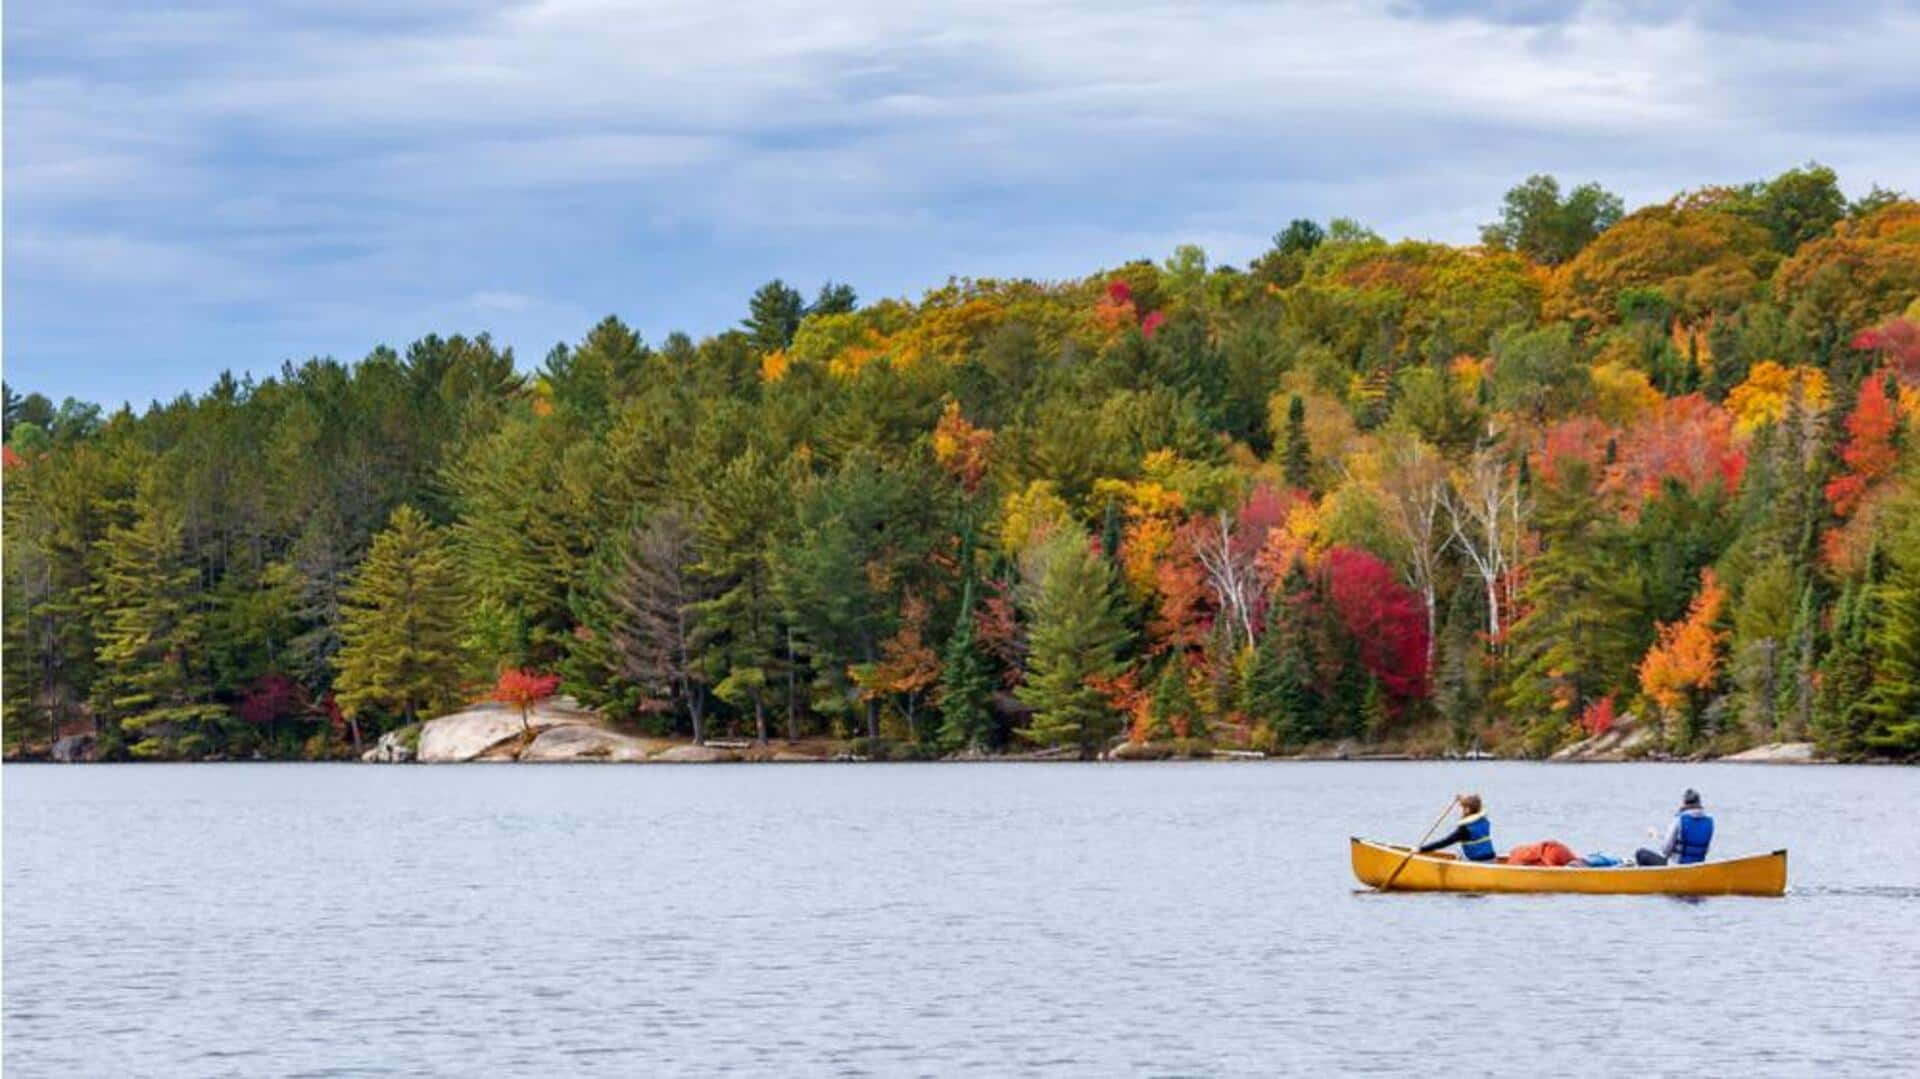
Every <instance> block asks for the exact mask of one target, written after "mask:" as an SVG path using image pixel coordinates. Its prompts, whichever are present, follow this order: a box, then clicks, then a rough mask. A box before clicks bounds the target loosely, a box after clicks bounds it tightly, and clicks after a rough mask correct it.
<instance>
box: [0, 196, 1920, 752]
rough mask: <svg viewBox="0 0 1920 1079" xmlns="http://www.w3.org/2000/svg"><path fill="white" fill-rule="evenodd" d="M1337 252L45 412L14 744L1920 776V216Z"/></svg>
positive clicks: (1890, 199)
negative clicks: (1318, 750) (523, 746)
mask: <svg viewBox="0 0 1920 1079" xmlns="http://www.w3.org/2000/svg"><path fill="white" fill-rule="evenodd" d="M1623 209H1624V208H1623V207H1622V206H1621V203H1620V200H1619V199H1617V198H1615V197H1614V196H1612V195H1610V194H1608V193H1607V192H1605V191H1604V190H1601V189H1600V188H1598V187H1596V186H1594V185H1584V186H1581V187H1578V188H1574V189H1572V190H1571V191H1567V192H1564V193H1563V192H1562V190H1561V188H1560V186H1559V185H1558V184H1557V183H1556V182H1555V181H1554V180H1552V179H1550V178H1547V177H1535V178H1533V179H1531V180H1529V181H1527V182H1526V183H1525V184H1522V185H1521V186H1519V187H1517V188H1515V189H1514V190H1513V191H1512V192H1510V193H1509V194H1508V195H1507V196H1506V199H1505V201H1504V203H1503V205H1502V206H1501V207H1499V209H1498V220H1497V221H1495V222H1494V223H1493V224H1490V225H1489V226H1488V227H1487V228H1486V230H1485V232H1484V235H1483V238H1482V243H1481V244H1480V245H1478V246H1473V247H1454V246H1448V245H1444V244H1437V243H1427V242H1419V241H1402V242H1397V243H1395V242H1388V241H1386V240H1384V239H1382V238H1381V237H1379V236H1377V235H1375V234H1374V233H1373V232H1371V231H1370V230H1368V229H1367V228H1365V227H1363V226H1362V225H1360V224H1358V223H1355V222H1353V221H1349V220H1335V221H1332V222H1329V223H1326V224H1324V225H1322V224H1318V223H1315V222H1311V221H1305V220H1296V221H1294V222H1293V223H1292V224H1290V225H1288V226H1287V227H1286V228H1285V229H1284V230H1283V231H1282V232H1280V233H1279V234H1278V235H1277V236H1276V237H1275V238H1274V243H1273V246H1272V248H1271V249H1270V250H1268V251H1267V252H1266V253H1264V254H1263V255H1261V256H1260V257H1259V258H1257V259H1255V260H1254V261H1253V262H1252V263H1251V264H1249V265H1247V266H1244V267H1234V266H1220V265H1212V264H1210V263H1209V261H1208V258H1207V256H1206V255H1205V253H1204V252H1202V251H1201V250H1199V249H1198V248H1193V247H1183V248H1180V249H1178V250H1176V251H1175V252H1173V254H1172V256H1171V257H1170V258H1167V259H1166V260H1165V261H1163V262H1157V263H1156V262H1152V261H1140V262H1133V263H1128V264H1126V265H1122V266H1119V267H1117V268H1112V269H1107V270H1101V271H1099V272H1096V273H1093V274H1091V275H1090V276H1088V277H1086V278H1084V279H1081V280H1075V281H1063V282H1037V281H1029V280H956V281H952V282H950V283H948V284H947V285H946V286H944V287H941V288H938V289H935V290H933V291H931V292H929V293H927V294H926V295H925V296H924V297H922V298H920V299H919V300H918V301H907V300H881V301H878V302H873V303H865V304H863V303H861V302H860V301H859V299H858V298H857V297H856V295H855V293H854V291H853V290H852V289H851V288H848V287H846V286H843V285H835V284H828V285H826V286H823V287H821V288H820V289H819V290H818V292H817V294H815V295H813V296H812V297H811V298H809V297H808V296H807V295H806V294H803V293H802V292H800V291H798V290H796V289H794V288H792V287H789V286H788V285H786V284H783V283H781V282H779V281H774V282H771V283H769V284H768V285H766V286H765V287H763V288H761V289H760V290H759V291H758V292H757V293H755V294H754V295H753V296H752V298H751V301H750V303H749V305H748V308H747V311H746V317H745V318H744V320H743V321H742V322H741V324H740V326H739V327H738V328H737V329H732V330H728V331H726V332H724V333H720V334H718V335H716V336H712V337H709V338H707V339H705V340H701V341H697V342H696V341H694V340H692V339H690V338H689V337H687V336H686V335H683V334H673V335H670V336H668V337H667V338H666V339H665V340H663V341H659V342H657V343H649V342H646V341H643V340H641V339H640V338H639V337H638V336H637V335H636V334H635V333H634V332H633V331H631V330H630V329H629V328H628V327H627V326H626V325H625V324H623V323H622V322H621V321H619V320H618V319H616V318H608V319H606V320H605V321H603V322H601V323H600V324H599V325H597V326H594V327H592V328H591V329H590V330H588V331H587V333H586V335H585V336H584V338H582V339H581V340H580V341H579V343H578V344H575V345H566V346H558V347H555V348H554V349H553V350H552V351H551V352H550V353H548V354H547V356H546V357H545V358H544V360H542V361H541V362H540V363H539V364H538V365H537V367H536V368H535V369H534V370H533V371H532V373H530V374H527V373H522V372H521V371H519V370H518V369H517V366H516V363H515V358H514V357H513V355H512V354H511V353H510V352H509V351H507V350H504V349H502V348H499V347H497V346H496V345H495V344H494V343H493V342H492V341H491V340H490V339H489V338H488V337H487V336H486V335H484V334H482V335H480V336H477V337H466V336H453V337H447V338H442V337H438V336H430V337H426V338H424V339H422V340H419V341H416V342H414V343H413V344H412V345H410V346H408V347H407V348H406V349H404V351H399V352H396V351H393V350H391V349H388V348H384V347H382V348H377V349H375V350H374V351H373V352H372V353H370V354H369V355H368V356H367V357H366V358H365V359H363V360H361V361H359V362H357V363H343V362H339V361H336V360H332V359H314V360H309V361H307V362H304V363H288V364H286V365H285V366H284V367H282V368H281V369H280V371H279V372H278V373H277V374H276V375H274V376H273V377H269V378H264V379H260V380H257V381H256V380H254V379H252V378H246V379H236V378H233V377H231V376H224V375H223V376H222V377H220V378H219V379H218V380H217V381H216V382H215V383H214V385H213V386H212V387H211V389H209V390H208V391H207V392H205V393H204V394H201V395H199V396H189V395H183V396H181V397H179V398H178V399H176V400H173V401H170V402H166V403H157V402H156V403H155V404H153V405H152V406H151V407H149V408H147V409H145V410H144V411H143V412H135V411H132V410H125V409H123V410H121V411H119V412H115V413H113V414H103V412H102V410H101V409H99V408H97V407H94V406H91V405H87V404H85V403H82V402H77V401H73V400H68V401H66V402H65V403H63V404H61V405H59V406H57V407H56V406H54V405H53V404H52V403H51V402H50V401H48V400H47V399H46V398H44V397H42V396H39V395H37V394H26V395H25V396H21V395H19V394H17V393H16V392H15V388H14V387H8V389H7V392H6V407H5V414H6V430H5V438H6V448H5V472H4V475H5V530H4V542H5V648H4V660H5V737H6V743H7V747H8V751H9V753H13V754H28V755H31V754H37V753H44V752H45V751H46V749H47V747H48V746H49V744H50V743H51V742H52V741H53V740H54V739H56V738H58V737H60V736H63V735H68V734H73V733H78V732H86V733H89V734H92V735H94V736H95V738H96V739H97V751H98V755H99V756H100V757H102V758H106V759H129V758H158V759H200V758H205V757H209V756H227V757H246V756H252V755H254V754H265V755H267V756H272V757H302V756H305V757H313V758H323V757H333V756H344V755H346V754H348V753H350V752H352V751H353V750H354V749H355V748H356V746H358V745H360V744H364V743H366V742H367V741H368V740H369V739H371V738H372V737H374V736H375V735H376V734H377V733H379V732H381V731H385V730H390V729H394V728H397V727H400V726H403V725H406V724H410V723H413V722H417V721H418V720H419V719H421V718H424V717H428V716H431V715H433V714H435V713H436V712H438V711H441V710H445V709H448V708H451V707H454V706H456V705H458V704H460V703H461V702H463V701H468V700H472V699H475V698H476V697H479V696H484V695H485V694H486V693H487V692H488V690H487V687H489V686H490V685H492V684H493V682H494V681H495V679H496V677H497V676H498V675H499V674H500V673H501V672H502V671H506V670H511V671H522V672H530V673H531V674H535V675H556V676H558V677H559V679H560V684H561V687H562V690H563V692H567V693H571V694H573V695H575V696H577V697H578V698H579V699H580V700H581V701H583V702H585V703H587V704H589V705H592V706H594V707H597V708H599V709H601V710H603V711H604V712H605V713H606V715H607V716H609V717H610V718H611V719H612V720H613V721H614V722H616V723H619V724H622V725H625V726H627V727H629V728H630V729H635V730H639V731H645V732H649V733H653V734H663V735H676V736H682V737H690V738H694V739H704V738H707V737H722V736H726V737H733V738H757V739H761V740H766V739H770V738H771V739H791V738H811V737H831V738H841V739H862V740H864V741H863V743H862V744H863V745H864V746H865V747H867V749H868V750H870V751H874V752H881V751H884V752H887V753H890V754H894V755H901V756H933V755H939V754H945V753H951V752H987V753H992V752H1001V751H1006V750H1009V749H1021V748H1030V747H1038V746H1069V747H1079V748H1080V749H1081V750H1083V751H1084V752H1086V753H1089V754H1092V753H1095V752H1098V751H1100V750H1101V749H1103V748H1105V747H1106V746H1107V745H1109V744H1110V743H1111V742H1112V741H1113V740H1115V739H1117V738H1121V737H1127V738H1131V739H1134V740H1137V741H1147V742H1154V743H1163V744H1166V745H1169V746H1176V747H1191V746H1203V745H1214V746H1223V747H1242V748H1254V749H1262V750H1267V751H1271V752H1291V751H1296V750H1299V749H1303V748H1308V747H1316V746H1327V745H1331V744H1336V743H1339V742H1342V741H1348V742H1352V743H1354V744H1357V745H1364V746H1380V747H1396V748H1403V749H1410V750H1417V751H1425V752H1440V751H1444V750H1448V749H1467V748H1470V747H1476V746H1477V747H1481V748H1486V749H1491V750H1495V751H1498V752H1501V753H1506V754H1528V755H1539V754H1545V753H1548V752H1551V751H1552V750H1553V749H1555V748H1556V747H1558V746H1561V745H1564V744H1566V743H1568V742H1569V741H1572V740H1574V739H1578V738H1580V737H1583V736H1585V735H1586V734H1588V733H1591V732H1595V731H1600V730H1604V729H1606V728H1608V727H1609V726H1611V725H1614V724H1618V723H1622V722H1624V721H1625V720H1626V719H1627V717H1629V716H1631V717H1634V718H1635V719H1636V720H1637V721H1638V722H1641V723H1643V724H1652V725H1655V729H1657V731H1658V732H1659V734H1658V736H1659V739H1660V742H1659V744H1660V746H1661V747H1662V748H1664V749H1665V750H1667V751H1670V752H1675V753H1694V752H1709V751H1718V750H1726V749H1730V748H1735V747H1738V746H1743V745H1748V744H1753V743H1758V742H1769V741H1778V740H1792V739H1801V738H1807V739H1812V740H1814V741H1817V742H1818V743H1819V744H1820V745H1821V747H1822V748H1823V749H1824V750H1826V751H1827V752H1830V753H1832V754H1835V755H1838V756H1841V757H1846V758H1855V757H1894V758H1911V757H1913V756H1915V755H1916V754H1920V449H1916V448H1915V442H1916V439H1915V437H1914V434H1915V430H1916V423H1915V419H1914V417H1915V416H1916V415H1920V202H1915V201H1911V200H1909V199H1907V198H1905V197H1904V196H1901V195H1897V194H1893V193H1888V192H1884V191H1881V190H1879V189H1877V188H1876V189H1874V190H1873V191H1872V193H1870V194H1868V195H1866V196H1864V197H1862V198H1860V199H1858V200H1856V201H1849V200H1848V199H1847V198H1846V197H1845V196H1844V195H1843V194H1842V192H1841V189H1840V187H1839V186H1838V184H1837V182H1836V179H1835V177H1834V175H1833V173H1832V172H1831V171H1829V170H1827V169H1824V168H1822V167H1820V166H1817V165H1809V166H1806V167H1804V168H1800V169H1795V170H1793V171H1790V172H1787V173H1785V174H1783V175H1781V176H1779V177H1776V178H1774V179H1772V180H1768V181H1760V182H1755V183H1751V184H1746V185H1743V186H1737V187H1712V188H1703V189H1699V190H1693V191H1688V192H1685V193H1683V194H1681V195H1679V196H1677V197H1675V198H1674V199H1673V200H1671V201H1670V202H1667V203H1664V204H1660V205H1654V206H1648V207H1645V208H1642V209H1639V210H1636V211H1634V212H1632V213H1630V214H1628V213H1624V212H1623Z"/></svg>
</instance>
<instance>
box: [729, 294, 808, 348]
mask: <svg viewBox="0 0 1920 1079" xmlns="http://www.w3.org/2000/svg"><path fill="white" fill-rule="evenodd" d="M829 298H830V297H829V296H824V295H823V297H822V299H829ZM806 314H807V303H806V301H805V300H804V299H802V298H801V297H800V293H799V291H798V290H796V289H793V288H791V287H789V286H788V285H787V283H786V282H784V281H782V280H780V279H779V278H775V279H773V280H772V281H769V282H767V283H766V284H764V285H761V286H760V288H759V289H758V290H757V291H755V292H754V294H753V299H752V300H751V301H750V302H749V303H748V305H747V318H746V321H744V322H742V323H741V324H740V325H741V326H742V327H743V328H745V329H746V331H747V333H748V334H749V335H751V337H752V339H753V346H754V347H755V348H757V349H759V350H760V351H762V352H772V351H774V350H775V349H782V348H786V347H787V345H789V344H791V343H792V342H793V333H794V331H795V330H798V329H799V328H800V320H801V319H803V318H805V317H806Z"/></svg>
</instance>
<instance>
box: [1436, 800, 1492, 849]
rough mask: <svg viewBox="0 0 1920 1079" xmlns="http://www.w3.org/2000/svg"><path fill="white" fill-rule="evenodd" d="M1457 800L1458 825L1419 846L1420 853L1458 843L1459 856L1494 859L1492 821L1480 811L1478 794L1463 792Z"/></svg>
mask: <svg viewBox="0 0 1920 1079" xmlns="http://www.w3.org/2000/svg"><path fill="white" fill-rule="evenodd" d="M1459 802H1460V825H1459V827H1457V828H1455V829H1454V830H1453V831H1451V832H1449V833H1447V834H1446V835H1444V836H1442V837H1440V838H1439V839H1436V840H1434V841H1433V842H1431V843H1429V844H1427V845H1426V846H1424V847H1421V848H1420V853H1422V854H1427V853H1430V852H1432V851H1436V850H1439V849H1441V848H1442V847H1450V846H1452V845H1454V844H1455V843H1458V844H1460V854H1461V856H1462V857H1465V858H1466V859H1467V860H1468V861H1473V862H1491V861H1494V860H1495V859H1494V851H1493V822H1492V821H1490V820H1488V819H1487V815H1486V814H1485V813H1482V812H1481V811H1480V796H1479V795H1477V794H1463V795H1461V796H1460V798H1459Z"/></svg>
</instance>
